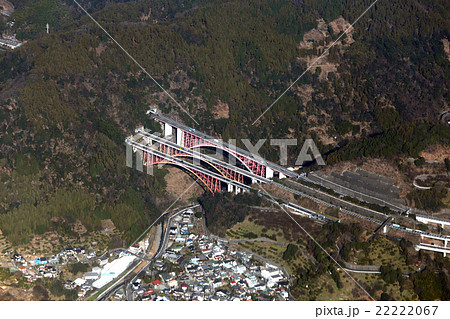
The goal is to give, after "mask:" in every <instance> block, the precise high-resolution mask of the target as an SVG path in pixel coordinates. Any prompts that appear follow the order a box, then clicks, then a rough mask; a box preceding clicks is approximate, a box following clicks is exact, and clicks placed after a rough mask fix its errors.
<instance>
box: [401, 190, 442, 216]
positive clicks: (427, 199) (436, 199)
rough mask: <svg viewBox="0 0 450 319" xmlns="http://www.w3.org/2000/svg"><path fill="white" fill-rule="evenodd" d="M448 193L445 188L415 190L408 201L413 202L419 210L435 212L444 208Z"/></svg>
mask: <svg viewBox="0 0 450 319" xmlns="http://www.w3.org/2000/svg"><path fill="white" fill-rule="evenodd" d="M447 193H448V190H447V189H446V188H445V187H434V188H432V189H426V190H422V189H414V190H412V191H411V192H410V193H409V194H408V199H409V200H413V201H414V203H415V205H416V207H418V208H421V209H425V210H427V211H433V212H435V211H438V210H439V209H441V208H442V207H444V203H443V199H445V198H446V196H447Z"/></svg>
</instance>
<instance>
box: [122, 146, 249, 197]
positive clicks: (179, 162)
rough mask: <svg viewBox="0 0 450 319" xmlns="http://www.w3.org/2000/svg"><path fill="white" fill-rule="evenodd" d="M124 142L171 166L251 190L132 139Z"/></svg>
mask: <svg viewBox="0 0 450 319" xmlns="http://www.w3.org/2000/svg"><path fill="white" fill-rule="evenodd" d="M125 142H126V143H127V144H129V145H131V146H134V147H135V148H137V149H139V150H141V151H144V152H148V153H152V154H155V155H157V156H158V157H161V158H163V159H165V160H167V161H169V162H170V163H172V164H177V165H180V166H181V167H184V168H188V169H191V170H194V171H198V172H200V173H203V174H205V175H209V176H212V177H214V178H215V179H218V180H220V181H222V182H224V183H226V184H231V185H233V186H235V187H238V188H241V189H243V190H251V189H252V188H251V187H250V186H247V185H245V184H242V183H239V182H236V181H234V180H232V179H229V178H227V177H225V176H223V175H221V174H217V173H215V172H212V171H210V170H207V169H205V168H203V167H201V166H198V165H194V164H192V163H190V162H186V161H183V160H180V159H178V158H175V157H173V156H171V155H167V154H165V153H162V152H160V151H158V150H155V149H153V148H151V147H149V146H146V145H142V144H140V143H136V142H134V141H133V140H132V139H130V138H127V139H125Z"/></svg>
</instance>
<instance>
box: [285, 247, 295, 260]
mask: <svg viewBox="0 0 450 319" xmlns="http://www.w3.org/2000/svg"><path fill="white" fill-rule="evenodd" d="M297 251H298V246H297V245H294V244H289V245H287V248H286V250H285V251H284V253H283V259H284V260H291V259H292V258H293V257H294V255H295V254H296V253H297Z"/></svg>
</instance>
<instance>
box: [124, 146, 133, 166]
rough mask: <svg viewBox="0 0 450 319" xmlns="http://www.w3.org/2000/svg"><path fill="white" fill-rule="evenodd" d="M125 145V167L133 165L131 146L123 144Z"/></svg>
mask: <svg viewBox="0 0 450 319" xmlns="http://www.w3.org/2000/svg"><path fill="white" fill-rule="evenodd" d="M125 146H126V151H127V155H126V163H127V167H133V148H132V147H131V145H130V144H125Z"/></svg>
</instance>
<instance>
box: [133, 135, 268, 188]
mask: <svg viewBox="0 0 450 319" xmlns="http://www.w3.org/2000/svg"><path fill="white" fill-rule="evenodd" d="M137 132H138V133H140V134H141V135H143V136H145V137H148V138H150V139H152V140H154V141H157V142H158V143H160V144H165V145H167V146H170V147H172V148H174V149H176V150H178V151H181V152H184V153H186V154H189V155H191V156H192V157H195V158H198V159H201V160H204V161H207V162H210V163H213V164H215V165H219V166H222V167H224V168H226V169H230V170H233V171H235V172H237V173H240V174H242V175H244V176H247V177H249V178H252V179H255V180H257V181H259V182H262V183H271V182H272V181H271V180H270V179H268V178H265V177H261V176H259V175H256V174H254V173H252V172H249V171H248V170H244V169H242V168H239V167H237V166H235V165H232V164H230V163H227V162H225V161H221V160H219V159H217V158H215V157H212V156H209V155H206V154H202V153H200V152H197V151H195V150H193V149H190V148H186V147H183V146H180V145H178V144H176V143H174V142H171V141H168V140H166V139H164V138H161V137H158V136H156V135H153V134H151V133H148V132H147V131H146V130H145V129H142V128H141V129H138V130H137Z"/></svg>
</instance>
